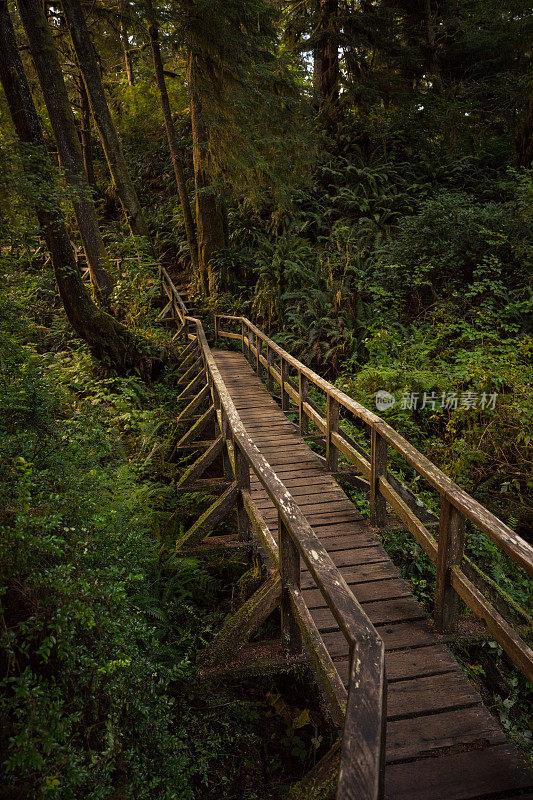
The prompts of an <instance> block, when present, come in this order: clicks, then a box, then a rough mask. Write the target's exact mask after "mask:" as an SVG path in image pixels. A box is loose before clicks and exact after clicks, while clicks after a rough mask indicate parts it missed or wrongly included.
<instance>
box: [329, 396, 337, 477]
mask: <svg viewBox="0 0 533 800" xmlns="http://www.w3.org/2000/svg"><path fill="white" fill-rule="evenodd" d="M326 423H327V430H326V461H327V462H328V467H329V469H330V470H331V472H337V470H338V468H339V451H338V450H337V448H336V447H335V445H334V444H333V442H332V440H331V434H332V433H336V432H338V430H339V403H338V401H337V400H335V398H334V397H331V395H330V394H328V406H327V417H326Z"/></svg>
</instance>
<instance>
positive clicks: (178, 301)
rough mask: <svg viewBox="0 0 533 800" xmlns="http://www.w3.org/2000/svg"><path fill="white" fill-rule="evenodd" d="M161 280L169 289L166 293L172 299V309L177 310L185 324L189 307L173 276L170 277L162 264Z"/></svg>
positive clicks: (182, 322)
mask: <svg viewBox="0 0 533 800" xmlns="http://www.w3.org/2000/svg"><path fill="white" fill-rule="evenodd" d="M159 280H160V281H161V285H162V286H164V287H166V289H168V291H167V292H166V294H167V296H168V298H169V300H170V304H171V306H172V310H173V311H175V312H176V314H177V315H178V317H179V320H180V322H181V324H182V325H185V317H186V316H187V314H188V313H189V312H188V311H187V308H186V306H185V303H184V302H183V300H182V298H181V296H180V293H179V292H178V290H177V289H176V287H175V286H174V284H173V282H172V278H171V277H170V275H169V274H168V272H167V271H166V269H165V268H164V267H162V266H159Z"/></svg>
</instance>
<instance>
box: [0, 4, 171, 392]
mask: <svg viewBox="0 0 533 800" xmlns="http://www.w3.org/2000/svg"><path fill="white" fill-rule="evenodd" d="M0 80H1V82H2V85H3V88H4V92H5V95H6V99H7V103H8V106H9V110H10V114H11V118H12V120H13V125H14V127H15V131H16V133H17V136H18V138H19V140H20V141H21V142H23V143H25V144H29V145H32V146H33V147H34V149H35V152H36V153H38V154H39V156H40V163H41V165H42V169H43V172H44V176H43V177H41V180H42V184H43V185H42V187H41V188H40V190H39V191H38V192H37V193H36V194H37V196H38V198H39V200H38V201H37V205H36V213H37V217H38V220H39V224H40V226H41V230H42V233H43V237H44V239H45V241H46V245H47V247H48V250H49V252H50V255H51V257H52V263H53V267H54V274H55V278H56V282H57V286H58V289H59V294H60V296H61V300H62V302H63V306H64V308H65V312H66V315H67V318H68V320H69V322H70V323H71V325H72V327H73V328H74V330H75V331H76V333H77V334H78V335H79V336H80V337H81V338H82V339H84V340H85V341H86V342H87V344H88V346H89V348H90V350H91V352H92V353H93V355H94V356H96V357H97V358H99V359H101V360H103V361H104V362H106V363H107V364H108V365H109V366H111V367H113V368H114V369H116V370H117V371H119V372H122V373H123V372H126V371H128V370H131V369H138V370H139V371H140V372H141V373H143V374H144V375H147V376H148V375H150V374H151V373H153V372H154V370H155V369H158V368H160V366H161V361H160V358H159V357H158V356H157V357H151V356H150V354H149V352H148V351H147V348H145V350H146V352H143V346H142V343H141V342H139V341H137V340H136V339H135V337H134V336H133V335H132V334H131V332H130V331H128V329H127V328H125V327H124V326H123V325H121V324H120V323H118V322H117V321H116V320H115V319H114V318H113V317H111V316H110V315H109V314H106V313H105V312H103V311H102V310H101V309H99V308H98V306H96V305H95V304H94V302H93V301H92V300H91V298H90V297H89V294H88V292H87V288H86V286H85V284H84V283H83V281H82V278H81V275H80V273H79V270H78V269H77V266H76V260H75V256H74V252H73V250H72V245H71V243H70V238H69V235H68V232H67V228H66V225H65V221H64V218H63V217H62V215H61V211H60V209H59V207H57V206H55V207H53V206H51V204H50V203H49V202H47V200H46V194H47V191H49V189H50V186H53V185H54V183H55V176H54V173H53V169H52V165H51V162H50V158H49V156H48V153H47V150H46V145H45V141H44V137H43V133H42V130H41V126H40V122H39V118H38V116H37V111H36V110H35V105H34V103H33V98H32V96H31V92H30V88H29V85H28V81H27V78H26V75H25V72H24V68H23V65H22V61H21V58H20V55H19V52H18V47H17V42H16V38H15V32H14V30H13V24H12V21H11V18H10V15H9V10H8V7H7V0H0ZM28 177H29V178H30V179H31V178H32V176H31V175H29V176H28Z"/></svg>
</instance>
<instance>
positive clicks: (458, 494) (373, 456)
mask: <svg viewBox="0 0 533 800" xmlns="http://www.w3.org/2000/svg"><path fill="white" fill-rule="evenodd" d="M222 320H228V321H232V322H236V323H239V325H240V328H241V330H240V333H232V332H231V331H227V330H223V329H222V328H221V325H220V321H222ZM215 336H216V337H218V336H221V337H224V336H228V337H229V338H233V339H237V340H240V341H241V346H242V349H243V352H244V351H245V348H246V349H247V350H248V355H249V356H252V355H253V356H255V367H256V371H257V372H258V374H259V373H260V370H261V368H262V367H263V368H264V369H265V370H266V377H267V381H268V383H269V389H270V386H271V380H272V378H273V379H274V380H275V381H276V382H277V383H278V384H279V385H280V389H281V399H282V408H283V409H284V410H288V408H289V400H290V399H292V400H293V401H294V402H295V403H296V404H297V406H298V410H299V414H300V428H301V430H302V434H304V435H305V432H306V431H307V425H308V422H307V421H308V420H311V421H312V422H313V423H314V424H315V425H316V426H317V427H318V428H319V430H320V431H321V432H322V433H324V434H325V438H326V458H327V462H328V465H329V467H330V469H331V470H332V471H336V469H337V464H338V455H339V453H342V454H343V455H344V456H346V458H347V459H348V460H349V461H350V462H351V463H353V464H355V466H356V467H357V468H358V469H359V471H360V472H361V473H362V474H363V475H364V476H365V478H368V479H369V481H370V508H371V521H372V523H373V524H375V525H377V526H378V527H382V526H383V525H384V524H385V512H386V503H387V502H388V503H389V505H390V506H391V508H392V509H393V511H394V512H395V513H396V514H397V515H398V516H399V517H400V519H401V520H402V521H403V522H404V523H405V525H406V526H407V528H408V529H409V531H410V532H411V533H412V535H413V536H414V538H415V539H416V541H417V542H418V544H420V546H421V547H422V548H423V549H424V550H425V552H426V553H427V555H428V556H429V557H430V559H431V560H432V561H434V562H435V563H436V565H437V587H436V596H435V622H436V625H437V629H438V630H440V631H441V632H444V633H453V632H454V631H455V630H456V629H457V623H458V616H459V604H458V598H459V597H461V599H462V600H463V601H464V602H465V603H466V604H467V605H468V606H469V607H470V608H471V610H472V611H474V613H475V614H477V616H479V617H480V618H481V619H483V620H484V622H485V623H486V625H487V627H488V628H489V630H490V631H491V633H492V635H493V636H494V638H495V639H496V641H498V643H499V644H500V645H501V646H502V647H503V649H504V650H505V651H506V652H507V654H508V655H509V656H510V658H511V660H512V661H513V662H514V663H515V665H516V666H517V667H518V668H519V669H520V670H522V672H524V674H525V675H526V677H528V679H529V680H533V652H532V650H531V648H529V647H528V645H527V644H526V643H525V642H524V641H523V639H522V638H521V637H519V636H518V635H517V634H516V633H515V632H514V631H513V629H512V628H511V627H510V626H509V625H508V624H507V623H505V620H503V618H502V617H501V616H500V615H499V614H498V612H496V610H495V609H494V608H493V607H492V605H491V604H490V603H489V602H488V601H487V600H486V599H485V598H484V597H483V595H482V593H481V592H480V591H479V590H478V589H476V587H473V588H474V589H475V592H474V591H473V590H472V584H471V582H470V580H469V578H468V577H467V576H466V575H465V573H464V572H463V571H462V569H461V564H462V561H463V551H464V540H465V531H464V522H465V519H468V520H469V521H470V522H472V523H473V524H474V525H475V526H477V527H478V528H479V529H480V530H481V531H483V532H484V533H486V534H487V535H488V536H489V537H490V538H491V539H492V541H493V542H495V544H497V545H498V546H499V547H500V548H501V549H502V550H503V551H504V552H505V553H506V554H507V555H508V556H509V557H510V558H512V559H513V560H514V561H515V562H516V563H517V564H518V565H519V566H520V567H521V568H523V569H524V570H525V571H526V572H527V573H528V574H529V575H533V547H531V545H530V544H528V543H527V542H526V541H525V540H524V539H522V538H521V537H520V536H518V535H517V534H516V533H515V532H514V531H513V530H512V529H511V528H509V527H508V526H507V525H506V524H505V523H504V522H502V521H501V520H500V519H498V517H496V516H495V515H494V514H492V513H491V512H490V511H488V509H486V508H485V507H484V506H482V505H481V503H479V502H478V501H477V500H475V499H474V498H473V497H471V496H470V495H469V494H468V493H467V492H466V491H464V490H463V489H461V487H460V486H458V485H457V484H456V483H455V482H454V481H453V480H451V478H449V477H448V476H447V475H446V474H445V473H444V472H443V471H442V470H440V469H439V468H438V467H437V466H435V465H434V464H433V463H432V462H431V461H430V460H429V459H428V458H426V456H424V455H422V453H420V452H419V451H418V450H417V449H416V447H414V446H413V445H412V444H410V443H409V442H408V441H407V440H406V439H404V437H403V436H401V435H400V434H399V433H398V432H397V431H395V430H394V428H392V427H391V426H390V425H389V424H388V423H387V422H385V421H384V420H383V419H382V418H381V417H379V416H378V415H377V414H374V413H373V412H372V411H370V410H369V409H367V408H365V407H364V406H363V405H361V404H360V403H358V402H357V401H356V400H354V399H353V398H351V397H349V395H347V394H345V393H344V392H342V391H341V390H340V389H337V387H335V386H333V385H332V384H331V383H329V382H328V381H326V380H325V379H324V378H322V377H321V376H320V375H317V373H316V372H314V371H313V370H312V369H310V368H309V367H307V366H306V365H305V364H303V363H302V362H301V361H299V360H298V359H297V358H295V357H294V356H292V355H291V354H290V353H288V352H287V351H286V350H284V349H283V348H282V347H280V346H279V345H278V344H277V343H276V342H274V341H273V340H272V339H270V338H269V337H268V336H267V335H266V334H265V333H263V332H262V331H261V330H260V329H259V328H258V327H257V326H256V325H254V324H253V323H252V322H250V320H248V319H247V318H246V317H243V316H229V315H217V316H216V317H215ZM273 355H276V356H277V357H278V358H279V359H280V367H279V369H276V366H275V365H274V359H273ZM289 367H292V368H293V369H295V370H296V371H297V373H298V387H297V388H296V386H295V385H294V384H293V383H292V381H291V380H290V379H289V375H288V371H289ZM309 384H312V385H313V386H315V387H316V388H317V389H319V390H321V391H322V392H324V393H325V395H326V398H327V412H326V416H323V415H322V414H321V413H320V411H319V410H318V409H317V407H316V406H314V404H312V403H310V401H309V398H308V396H307V395H308V388H309ZM340 407H342V408H344V409H345V410H346V411H347V412H349V413H350V414H352V415H353V416H354V417H355V418H357V419H359V420H362V421H363V422H364V423H365V424H366V425H368V427H369V428H370V433H371V453H370V463H369V462H368V460H367V459H365V458H364V457H363V456H362V455H361V453H360V452H358V451H357V450H356V449H355V448H354V447H353V446H352V445H351V444H350V443H349V441H348V437H346V438H345V437H344V436H343V433H342V431H341V430H340V428H339V411H340ZM388 445H390V446H391V447H393V449H394V450H396V452H397V453H399V454H400V455H401V456H402V457H403V458H404V460H405V461H406V462H407V463H408V464H409V465H410V466H412V467H413V468H414V469H415V470H416V471H417V472H418V473H419V474H420V475H421V476H422V477H423V478H425V479H426V480H427V481H428V483H429V484H430V485H431V486H433V487H434V488H435V489H437V491H438V492H439V494H440V496H441V509H440V519H439V536H438V542H437V540H436V539H435V537H434V536H433V535H432V534H431V533H430V531H429V530H428V529H427V528H426V526H425V525H424V524H423V523H422V522H421V521H420V520H419V519H418V517H417V516H416V514H415V513H414V512H413V510H412V509H411V508H409V506H408V505H407V504H406V503H405V502H404V500H403V499H402V497H401V496H400V495H399V494H398V492H397V491H396V490H395V488H394V487H393V485H392V484H391V482H390V481H389V480H388V475H387V446H388ZM478 595H479V596H478Z"/></svg>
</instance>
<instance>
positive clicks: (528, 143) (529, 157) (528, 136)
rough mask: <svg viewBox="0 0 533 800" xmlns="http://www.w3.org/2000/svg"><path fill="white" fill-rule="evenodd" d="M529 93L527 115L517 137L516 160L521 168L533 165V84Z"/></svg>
mask: <svg viewBox="0 0 533 800" xmlns="http://www.w3.org/2000/svg"><path fill="white" fill-rule="evenodd" d="M529 91H530V94H529V103H528V107H527V111H526V115H525V117H524V119H523V121H522V123H521V125H520V127H519V129H518V134H517V137H516V157H517V158H516V160H517V165H518V166H519V167H530V166H531V165H532V163H533V83H532V85H531V87H530V90H529Z"/></svg>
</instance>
